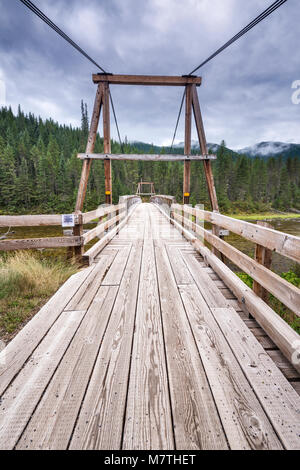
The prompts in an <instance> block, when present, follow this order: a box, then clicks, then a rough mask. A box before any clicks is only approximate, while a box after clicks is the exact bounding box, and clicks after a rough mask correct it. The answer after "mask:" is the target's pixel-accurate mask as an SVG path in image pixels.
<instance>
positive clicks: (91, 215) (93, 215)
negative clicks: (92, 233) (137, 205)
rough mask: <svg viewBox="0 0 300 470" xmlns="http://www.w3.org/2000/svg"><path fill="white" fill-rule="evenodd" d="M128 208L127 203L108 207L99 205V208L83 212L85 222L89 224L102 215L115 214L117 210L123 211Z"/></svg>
mask: <svg viewBox="0 0 300 470" xmlns="http://www.w3.org/2000/svg"><path fill="white" fill-rule="evenodd" d="M124 209H126V204H118V205H117V206H113V205H111V206H108V207H98V209H96V210H94V211H90V212H85V213H84V214H82V220H83V224H88V223H89V222H92V221H93V220H95V219H99V218H100V217H105V216H106V215H109V214H113V213H114V212H116V211H117V210H119V211H123V210H124Z"/></svg>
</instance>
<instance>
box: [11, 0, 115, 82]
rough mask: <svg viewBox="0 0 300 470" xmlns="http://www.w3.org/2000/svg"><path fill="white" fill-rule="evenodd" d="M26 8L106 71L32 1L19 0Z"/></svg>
mask: <svg viewBox="0 0 300 470" xmlns="http://www.w3.org/2000/svg"><path fill="white" fill-rule="evenodd" d="M20 2H22V3H23V4H24V5H25V6H26V7H27V8H29V9H30V10H31V11H32V12H33V13H34V14H35V15H36V16H38V17H39V18H40V19H41V20H42V21H44V23H46V24H47V25H48V26H49V27H50V28H52V29H53V30H54V31H55V32H56V33H57V34H59V35H60V36H61V37H62V38H63V39H65V41H67V42H68V43H69V44H70V45H71V46H73V47H74V48H75V49H76V50H77V51H78V52H80V54H82V55H83V56H84V57H85V58H86V59H88V60H89V61H90V62H91V63H92V64H94V65H95V66H96V67H98V69H100V70H101V71H102V72H103V73H107V72H106V71H105V70H104V69H103V68H102V67H101V65H99V64H98V63H97V62H96V61H95V60H94V59H92V58H91V57H90V56H89V55H88V54H87V53H86V52H85V51H84V50H83V49H82V48H81V47H80V46H79V45H78V44H76V42H74V41H73V40H72V39H71V38H70V37H69V36H68V35H67V34H66V33H64V32H63V31H62V30H61V29H60V28H59V27H58V26H57V25H56V24H55V23H53V21H51V20H50V18H48V16H46V15H45V14H44V13H43V12H42V11H41V10H40V9H39V8H38V7H37V6H36V5H34V3H33V2H31V1H30V0H20Z"/></svg>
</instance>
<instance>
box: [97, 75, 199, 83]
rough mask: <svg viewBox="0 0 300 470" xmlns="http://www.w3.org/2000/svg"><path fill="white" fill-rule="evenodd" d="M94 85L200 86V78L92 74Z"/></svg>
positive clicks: (188, 76)
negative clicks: (103, 83)
mask: <svg viewBox="0 0 300 470" xmlns="http://www.w3.org/2000/svg"><path fill="white" fill-rule="evenodd" d="M93 82H94V83H101V82H105V83H109V84H111V85H149V86H187V85H196V86H200V85H201V83H202V78H201V77H195V76H190V75H187V76H182V77H180V76H179V77H174V76H165V75H110V74H102V73H98V74H94V75H93Z"/></svg>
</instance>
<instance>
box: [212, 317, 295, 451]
mask: <svg viewBox="0 0 300 470" xmlns="http://www.w3.org/2000/svg"><path fill="white" fill-rule="evenodd" d="M212 313H213V315H214V317H215V319H216V321H217V323H218V324H219V326H220V328H221V329H222V331H223V333H224V335H225V337H226V338H227V340H228V342H229V344H230V346H231V348H232V350H233V351H234V354H235V356H236V358H237V360H238V361H239V364H240V366H241V367H242V369H243V371H244V373H245V375H246V377H247V378H248V380H249V381H250V383H251V385H252V388H253V389H254V391H255V393H256V395H257V397H258V398H259V400H260V402H261V404H262V406H263V407H264V410H265V412H266V414H267V415H268V417H269V419H270V421H271V423H272V425H273V426H274V428H275V430H276V432H277V434H278V436H279V438H280V439H281V441H282V443H283V445H284V447H285V448H286V449H290V450H292V449H293V450H295V449H300V420H299V413H300V398H299V396H298V394H297V393H296V392H295V390H294V389H293V387H292V386H291V385H290V384H289V382H288V381H287V380H286V378H285V377H284V376H283V375H282V373H281V372H280V371H279V369H278V367H276V365H275V364H274V362H273V361H272V359H271V358H270V357H269V355H268V354H267V353H266V352H265V351H264V349H263V347H262V346H261V345H260V344H259V343H258V342H257V340H256V339H255V337H254V336H253V334H252V333H251V332H250V330H249V329H248V328H247V327H246V325H245V324H244V323H243V321H242V320H241V319H240V318H239V316H238V314H237V313H236V312H235V311H234V310H233V309H224V308H223V309H212Z"/></svg>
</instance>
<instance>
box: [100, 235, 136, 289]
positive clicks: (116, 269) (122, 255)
mask: <svg viewBox="0 0 300 470" xmlns="http://www.w3.org/2000/svg"><path fill="white" fill-rule="evenodd" d="M131 248H132V244H130V245H128V246H126V247H124V248H121V249H120V250H119V252H118V253H117V254H116V257H115V259H114V261H113V262H112V265H111V266H110V268H109V270H108V272H107V274H106V276H105V278H104V279H103V281H102V286H118V285H120V284H121V281H122V277H123V273H124V269H125V267H126V264H127V261H128V258H129V255H130V251H131Z"/></svg>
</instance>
